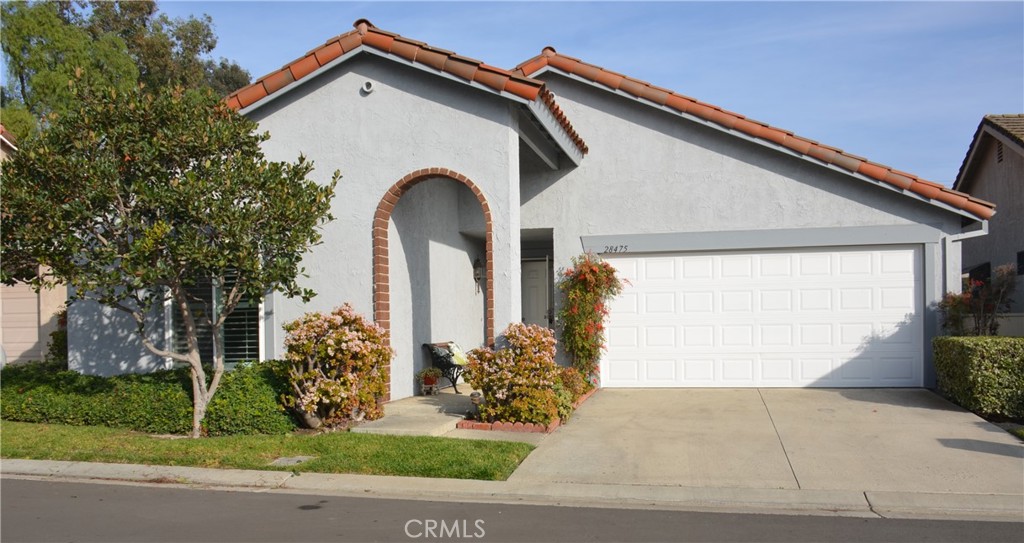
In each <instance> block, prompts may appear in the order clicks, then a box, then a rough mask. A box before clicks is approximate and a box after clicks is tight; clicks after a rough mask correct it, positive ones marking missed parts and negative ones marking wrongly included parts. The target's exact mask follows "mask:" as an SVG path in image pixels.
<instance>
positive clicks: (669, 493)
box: [0, 459, 1024, 522]
mask: <svg viewBox="0 0 1024 543" xmlns="http://www.w3.org/2000/svg"><path fill="white" fill-rule="evenodd" d="M0 475H3V476H4V477H27V478H35V479H43V480H47V479H52V480H76V481H85V482H97V483H98V482H103V481H108V482H109V481H122V482H123V481H128V482H133V483H138V484H173V485H186V486H199V487H208V488H218V489H228V490H236V491H237V490H258V491H264V492H283V493H290V494H314V495H324V494H326V495H339V496H353V497H358V496H363V497H374V498H391V499H412V500H432V501H445V502H474V503H476V502H486V503H511V504H532V505H560V506H574V507H610V508H612V507H613V508H630V509H633V508H643V509H667V510H688V511H718V512H739V513H767V514H800V515H831V516H853V517H873V518H878V517H885V518H945V519H954V518H956V519H965V520H1000V521H1017V522H1020V521H1024V495H983V494H953V493H950V494H936V493H923V492H891V491H866V492H865V491H852V490H813V489H805V490H796V489H771V488H711V487H680V486H658V485H611V484H576V483H555V482H551V483H535V482H533V483H528V482H524V483H519V482H510V481H477V480H469V479H433V478H426V477H394V476H376V475H356V474H324V473H292V472H287V471H260V470H239V469H211V468H194V467H181V466H150V465H140V464H104V463H96V462H67V461H54V460H21V459H3V460H2V462H0Z"/></svg>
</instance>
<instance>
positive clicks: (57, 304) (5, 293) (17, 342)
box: [0, 124, 67, 365]
mask: <svg viewBox="0 0 1024 543" xmlns="http://www.w3.org/2000/svg"><path fill="white" fill-rule="evenodd" d="M17 150H18V146H17V144H16V142H15V139H14V136H13V135H11V133H10V132H8V131H7V130H6V129H5V128H4V126H3V125H2V124H0V162H2V161H4V160H7V158H8V157H9V156H11V154H12V153H14V152H15V151H17ZM66 300H67V290H66V289H65V288H63V287H56V288H52V289H47V290H43V291H41V292H39V293H37V292H35V291H34V290H32V287H30V286H29V285H26V284H24V283H19V284H16V285H12V286H7V285H0V365H3V364H6V363H7V362H25V361H28V360H42V359H43V358H44V357H45V355H46V352H47V347H48V345H49V341H50V339H49V338H50V334H51V333H52V332H54V331H56V330H57V329H58V327H59V322H58V320H59V318H58V316H57V313H58V312H59V311H60V310H61V309H62V308H63V306H64V302H65V301H66Z"/></svg>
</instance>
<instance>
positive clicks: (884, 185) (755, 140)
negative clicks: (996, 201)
mask: <svg viewBox="0 0 1024 543" xmlns="http://www.w3.org/2000/svg"><path fill="white" fill-rule="evenodd" d="M548 71H550V72H553V73H556V74H558V75H561V76H563V77H567V78H569V79H572V80H574V81H578V82H580V83H583V84H586V85H590V86H591V87H594V88H597V89H601V90H603V91H605V92H610V93H612V94H617V95H619V96H622V97H624V98H629V99H631V100H634V101H637V102H640V103H642V104H644V105H647V106H650V107H653V108H655V109H660V110H662V111H665V112H667V113H670V114H672V115H676V116H678V117H682V118H684V119H687V120H689V121H692V122H695V123H697V124H701V125H704V126H706V127H708V128H711V129H714V130H717V131H719V132H722V133H725V134H729V135H732V136H736V137H739V138H741V139H744V140H746V141H749V142H751V143H755V144H757V145H760V146H762V147H767V148H769V149H774V150H776V151H779V152H782V153H786V154H788V155H790V156H794V157H796V158H799V159H801V160H805V161H807V162H810V163H812V164H816V165H818V166H824V167H825V168H828V169H830V170H833V171H836V172H839V173H842V174H845V175H848V176H850V177H854V178H856V179H859V180H861V181H865V182H868V183H871V184H873V185H876V186H879V187H882V188H884V189H887V190H891V191H893V192H897V193H899V194H902V195H904V196H908V197H910V198H914V199H916V200H919V201H921V202H924V203H926V204H930V205H933V206H935V207H938V208H940V209H943V210H946V211H949V212H952V213H955V214H957V215H960V216H961V217H965V218H968V219H971V220H973V221H983V220H984V219H982V218H980V217H978V216H976V215H974V214H973V213H970V212H968V211H965V210H963V209H959V208H956V207H953V206H951V205H949V204H947V203H945V202H940V201H938V200H930V199H928V198H925V197H924V196H921V195H920V194H918V193H916V192H913V191H911V190H907V189H901V188H899V187H897V186H895V185H890V184H889V183H885V182H883V181H880V180H878V179H875V178H873V177H868V176H866V175H864V174H861V173H857V172H851V171H850V170H845V169H843V168H840V167H839V166H836V165H835V164H829V163H827V162H822V161H820V160H818V159H816V158H814V157H812V156H809V155H804V154H801V153H798V152H796V151H794V150H793V149H790V148H789V147H785V146H783V145H779V144H777V143H775V142H772V141H769V140H765V139H761V138H755V137H754V136H751V135H749V134H747V133H745V132H741V131H739V130H735V129H732V128H726V127H724V126H722V125H720V124H717V123H714V122H711V121H708V120H706V119H702V118H700V117H696V116H694V115H691V114H689V113H683V112H681V111H677V110H675V109H672V108H670V107H668V106H663V105H660V104H657V103H655V102H652V101H650V100H647V99H646V98H640V97H638V96H633V95H632V94H629V93H627V92H624V91H621V90H617V89H611V88H608V87H606V86H604V85H602V84H600V83H598V82H596V81H590V80H589V79H586V78H583V77H580V76H578V75H575V74H570V73H566V72H564V71H562V70H559V69H558V68H552V67H551V66H550V65H549V66H544V67H543V68H541V69H539V70H537V71H536V72H534V73H533V74H532V75H530V77H536V76H538V75H541V74H543V73H544V72H548ZM556 97H557V96H556Z"/></svg>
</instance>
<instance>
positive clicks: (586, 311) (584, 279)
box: [558, 253, 623, 380]
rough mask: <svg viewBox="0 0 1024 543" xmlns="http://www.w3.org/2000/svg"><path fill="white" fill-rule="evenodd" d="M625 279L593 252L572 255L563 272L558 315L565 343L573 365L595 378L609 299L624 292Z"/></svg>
mask: <svg viewBox="0 0 1024 543" xmlns="http://www.w3.org/2000/svg"><path fill="white" fill-rule="evenodd" d="M622 286H623V284H622V280H620V279H619V278H618V276H617V275H616V274H615V268H613V267H612V266H611V264H608V263H607V262H605V261H603V260H601V257H599V256H597V255H595V254H593V253H584V254H582V255H580V256H577V257H575V258H573V259H572V267H571V268H569V269H567V270H565V271H564V272H562V277H561V279H560V280H559V283H558V288H559V289H560V290H561V291H562V293H563V294H564V295H565V300H563V304H562V308H561V310H560V311H559V312H558V319H559V321H560V322H561V324H562V345H564V346H565V350H566V351H567V352H568V353H569V356H570V357H571V358H572V363H573V366H575V367H576V369H577V370H579V371H580V373H582V374H583V375H585V376H590V377H591V379H592V380H595V379H596V375H597V366H598V360H599V359H600V356H601V349H602V348H604V318H605V317H606V316H607V315H608V302H610V301H611V300H612V299H613V298H614V297H615V296H617V295H618V294H619V293H620V292H622Z"/></svg>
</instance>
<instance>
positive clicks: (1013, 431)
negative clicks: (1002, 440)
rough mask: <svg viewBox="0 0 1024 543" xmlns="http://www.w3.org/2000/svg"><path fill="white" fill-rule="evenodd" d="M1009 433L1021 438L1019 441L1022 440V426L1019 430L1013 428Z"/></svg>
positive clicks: (1023, 431) (1023, 432) (1023, 436)
mask: <svg viewBox="0 0 1024 543" xmlns="http://www.w3.org/2000/svg"><path fill="white" fill-rule="evenodd" d="M1009 432H1010V433H1011V434H1013V435H1015V436H1017V437H1019V438H1021V439H1024V426H1022V427H1020V428H1014V429H1012V430H1010V431H1009Z"/></svg>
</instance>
